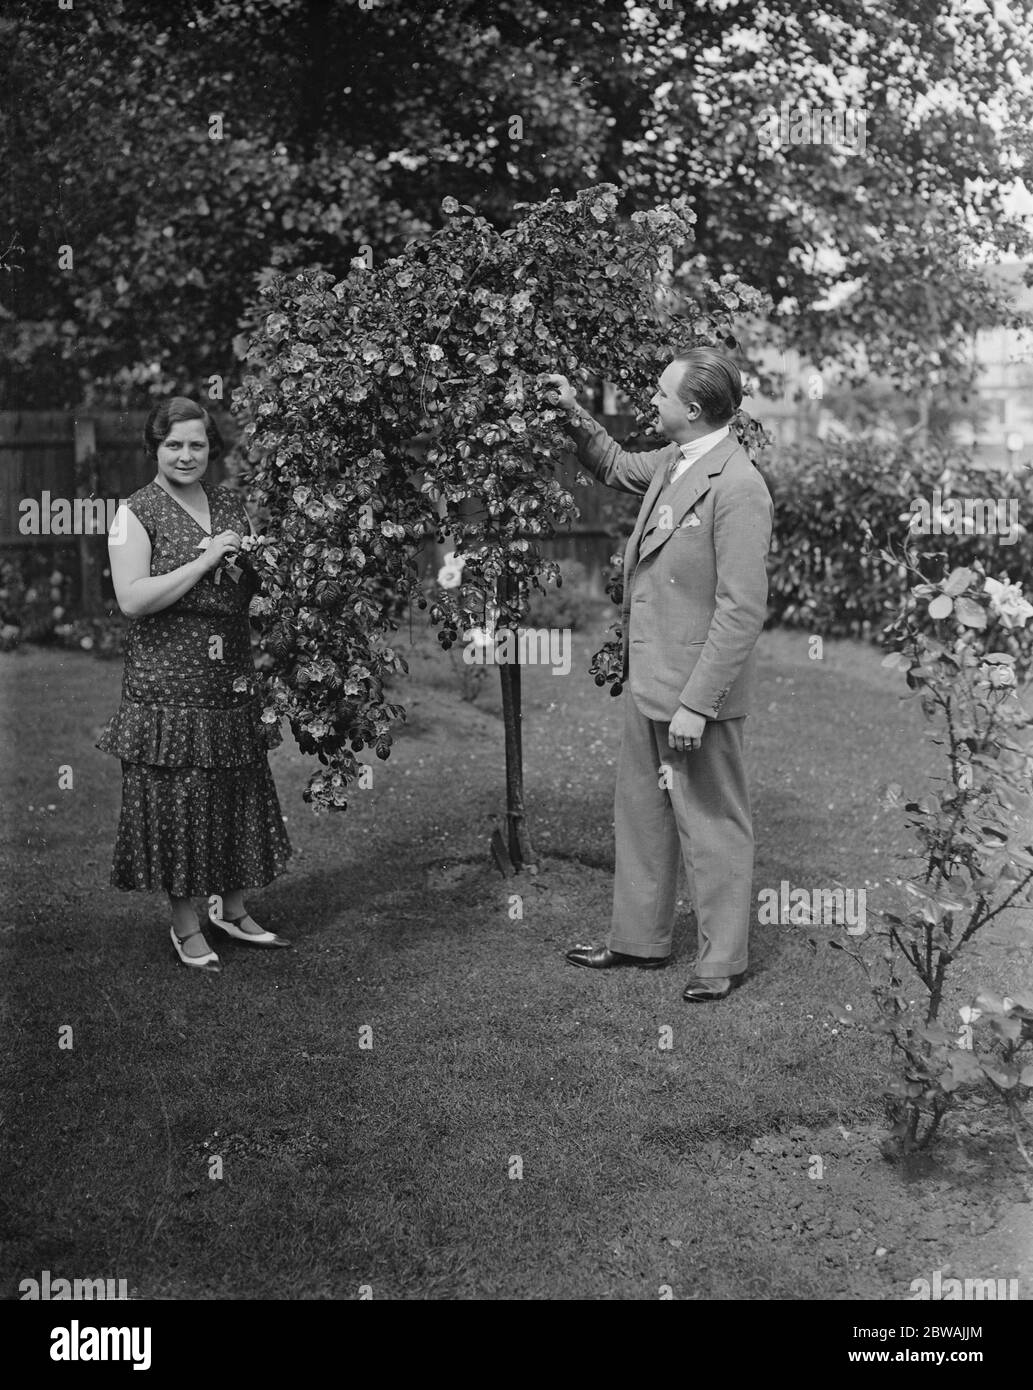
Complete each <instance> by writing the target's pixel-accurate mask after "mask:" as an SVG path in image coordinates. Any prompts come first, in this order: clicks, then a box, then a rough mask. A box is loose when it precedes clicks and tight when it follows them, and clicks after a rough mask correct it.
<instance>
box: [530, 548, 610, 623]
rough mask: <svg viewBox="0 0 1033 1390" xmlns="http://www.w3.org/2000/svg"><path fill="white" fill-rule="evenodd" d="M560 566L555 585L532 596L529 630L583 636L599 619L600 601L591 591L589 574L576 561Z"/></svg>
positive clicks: (551, 583)
mask: <svg viewBox="0 0 1033 1390" xmlns="http://www.w3.org/2000/svg"><path fill="white" fill-rule="evenodd" d="M557 563H558V565H559V573H558V574H557V575H556V578H555V581H554V582H550V583H546V584H545V585H544V587H542V588H541V589H536V590H535V591H534V592H533V593H532V594H531V596H530V599H529V602H528V605H527V613H526V615H525V618H524V621H525V623H526V625H527V626H528V627H534V628H556V629H558V630H560V631H563V630H564V629H567V628H569V629H570V631H571V632H583V631H584V630H585V629H586V628H587V627H589V626H591V625H592V624H593V623H594V622H595V620H596V619H597V618H598V616H599V600H598V599H597V598H596V597H595V596H594V595H593V594H592V593H591V592H590V590H589V587H588V585H589V573H588V570H587V569H586V568H585V566H584V565H582V564H581V563H580V562H579V561H576V560H560V561H558V562H557Z"/></svg>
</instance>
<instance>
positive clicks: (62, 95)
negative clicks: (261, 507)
mask: <svg viewBox="0 0 1033 1390" xmlns="http://www.w3.org/2000/svg"><path fill="white" fill-rule="evenodd" d="M1030 27H1031V21H1030V7H1029V4H1028V3H1026V0H1023V3H1021V4H1018V5H1016V4H1013V5H1011V6H1001V5H996V4H995V5H991V4H989V3H987V2H986V0H973V3H971V4H966V5H965V6H964V7H962V8H960V9H959V7H958V5H957V4H956V3H955V0H895V3H894V4H893V5H887V4H885V3H878V4H875V5H872V4H870V3H862V0H843V3H840V4H838V5H837V6H835V7H834V9H832V10H829V9H828V7H823V8H818V9H809V8H807V7H801V6H800V5H799V4H798V3H797V0H764V3H761V4H759V5H753V6H748V7H747V6H741V5H732V6H731V7H729V5H727V4H726V3H724V0H706V3H700V4H696V5H685V4H675V5H672V6H670V7H669V8H666V9H665V8H661V7H660V6H658V5H648V6H647V5H639V6H631V5H618V4H610V5H602V6H600V5H599V4H598V3H597V0H569V3H567V4H564V5H561V6H545V5H543V4H541V3H540V0H492V3H491V4H490V5H489V4H487V3H485V0H460V2H459V3H450V4H442V3H431V0H428V3H425V4H421V5H420V6H419V7H417V8H416V9H415V10H414V9H413V7H412V6H411V4H409V3H408V0H377V3H376V4H374V5H371V6H370V7H369V8H366V9H363V8H361V7H360V6H358V5H357V4H356V3H354V0H219V3H218V4H207V3H201V0H176V3H175V4H172V3H171V0H105V3H104V4H98V3H96V0H76V3H75V4H74V6H71V7H69V8H67V9H66V8H63V7H61V6H59V5H57V4H48V5H40V4H37V3H33V0H11V3H9V4H8V5H7V6H5V8H4V14H3V16H2V18H0V54H2V57H0V80H2V83H3V87H4V90H5V92H6V93H7V94H8V101H7V103H5V107H4V110H3V112H2V113H0V162H2V164H3V167H4V170H5V179H4V184H3V198H4V218H3V220H4V222H5V223H6V224H7V226H8V227H9V228H10V229H12V236H11V239H10V247H11V248H13V247H15V246H16V245H18V238H19V237H20V241H21V242H23V243H24V244H25V246H24V251H22V249H21V247H20V246H19V249H18V253H17V255H16V256H13V257H12V260H13V261H14V262H16V263H17V267H18V269H19V271H20V273H19V274H17V275H4V276H2V277H0V281H2V282H3V283H2V284H0V291H2V292H3V296H4V298H3V307H2V308H0V347H2V348H3V362H4V371H3V394H4V395H5V396H6V397H7V398H8V399H9V400H11V401H12V402H13V403H15V404H17V405H18V406H19V407H21V408H32V407H36V406H38V407H41V408H43V407H45V408H48V409H54V408H57V407H58V406H60V405H67V406H69V407H70V406H74V405H77V404H79V402H80V401H81V400H83V399H90V397H91V395H94V394H95V395H97V396H103V397H104V398H106V399H109V400H111V401H112V402H113V403H115V404H126V405H128V404H130V403H140V402H141V401H145V400H146V398H147V397H148V395H149V394H154V393H167V392H169V391H171V390H178V391H188V392H190V393H192V394H199V393H202V392H207V391H208V390H209V388H210V389H211V390H212V392H213V394H212V397H211V398H212V399H213V400H217V399H219V397H218V396H217V395H216V394H215V391H216V386H215V385H212V384H211V379H212V378H213V377H221V378H223V379H224V380H225V382H226V384H227V390H226V396H227V398H228V395H229V388H230V387H231V386H232V385H233V384H234V383H235V381H236V380H239V375H240V371H241V369H240V365H239V363H238V362H237V360H236V357H235V354H234V340H235V338H237V337H238V335H239V334H240V331H241V330H240V324H241V320H242V318H245V319H246V318H247V316H248V305H249V303H250V302H251V301H252V300H253V297H254V291H255V288H256V287H257V286H259V285H262V284H265V283H268V282H269V279H270V277H271V275H272V274H273V273H275V272H278V271H283V272H294V271H296V270H298V269H300V268H301V267H309V268H311V267H313V266H318V265H321V266H325V267H331V268H332V267H337V266H341V265H343V264H344V263H346V261H347V259H348V257H349V256H351V255H354V254H355V253H356V252H357V251H358V250H359V248H360V247H362V246H364V245H368V246H369V247H371V248H372V252H373V255H374V256H375V259H376V262H377V264H380V263H382V262H383V261H384V260H386V258H387V257H389V256H391V255H394V254H397V253H399V252H400V251H401V250H402V248H403V246H404V245H405V242H406V241H407V239H408V238H410V237H413V236H423V235H427V234H429V233H430V232H432V231H433V230H435V229H436V228H439V227H440V226H441V225H442V222H443V218H442V214H441V212H440V207H439V200H440V193H441V190H442V189H443V188H450V189H451V190H452V191H453V192H454V193H455V194H456V196H457V197H458V198H459V200H460V201H461V202H463V203H469V204H471V205H475V206H477V208H478V210H479V211H480V212H481V213H482V214H484V215H485V216H486V217H488V219H489V220H490V221H492V222H493V223H495V224H497V225H507V224H509V223H510V222H512V221H514V220H518V219H519V213H518V212H515V210H514V208H515V205H516V203H517V202H518V201H519V200H541V199H543V198H545V197H546V196H547V195H548V193H549V191H550V190H551V189H552V188H554V187H558V188H560V189H561V191H562V192H563V193H564V194H565V195H566V196H568V197H569V196H572V194H573V192H574V190H576V189H577V188H578V187H580V186H582V185H583V184H584V183H586V182H591V181H602V180H605V181H608V182H612V183H614V184H616V185H618V186H619V187H621V188H623V189H625V190H627V194H628V200H629V201H628V209H629V211H630V210H633V209H635V208H644V207H647V206H649V205H650V204H651V203H653V202H654V201H657V200H663V199H668V200H670V199H673V198H675V197H679V196H682V195H685V196H687V197H688V198H689V200H690V203H691V206H692V207H693V209H694V211H695V213H696V215H697V219H698V220H697V224H696V240H695V245H694V247H693V253H692V254H691V255H689V256H687V257H685V258H684V259H682V260H679V262H678V265H677V267H676V273H675V276H674V278H675V280H676V282H677V284H678V285H679V286H680V288H681V290H682V291H683V292H684V294H685V295H686V296H687V297H688V298H689V299H692V298H694V297H695V296H696V294H697V293H698V285H699V281H700V279H701V277H702V276H703V275H705V274H709V275H711V276H713V277H714V278H720V276H721V275H722V274H724V273H728V272H731V271H734V272H735V273H737V274H739V275H741V276H742V277H743V278H744V279H745V280H747V281H748V282H749V283H751V284H754V285H756V286H758V287H759V288H761V289H762V290H764V291H765V292H766V293H767V294H768V295H769V297H770V299H771V301H772V303H773V304H774V305H775V315H774V323H775V325H776V326H777V328H778V329H779V330H780V331H783V332H784V333H785V334H786V335H787V337H788V338H789V339H790V340H791V341H792V342H794V343H795V345H796V346H797V347H799V348H800V350H801V351H802V352H804V354H805V355H806V356H808V357H809V358H810V359H811V360H813V361H815V362H820V361H821V360H822V359H823V358H825V357H828V356H833V357H834V356H837V355H841V354H842V353H843V352H844V351H845V350H846V349H848V348H850V347H851V346H855V345H857V344H858V343H861V342H863V343H864V345H865V348H866V352H867V356H866V359H865V360H864V361H863V362H862V363H861V364H860V369H862V370H863V371H865V372H867V371H869V370H879V371H883V372H885V373H886V374H888V375H891V376H893V377H894V379H898V380H906V381H913V380H916V379H917V380H920V381H921V382H922V383H923V384H924V383H926V382H928V381H929V380H931V379H932V378H934V377H935V378H936V379H937V381H938V382H939V383H940V385H944V386H946V385H949V384H951V383H952V381H953V379H954V377H956V376H957V375H959V374H962V375H963V374H964V372H965V370H966V361H965V355H966V342H967V336H968V334H969V333H970V332H971V330H972V328H973V327H975V326H977V325H979V324H981V323H985V322H988V321H996V320H997V319H999V318H1002V317H1005V316H1006V311H1005V310H1004V309H1003V308H1002V305H1001V301H1000V299H999V297H998V296H996V295H995V293H994V292H993V291H992V290H991V289H990V287H989V286H988V284H987V281H986V279H985V277H984V276H983V275H982V273H981V271H980V270H979V268H978V261H977V255H976V253H977V251H978V250H980V249H981V248H983V247H989V248H992V249H995V250H997V251H1013V252H1014V253H1016V254H1017V255H1019V256H1022V255H1024V254H1027V253H1028V251H1029V249H1030V239H1029V231H1028V229H1027V228H1024V227H1023V226H1022V224H1021V222H1020V221H1019V220H1018V218H1016V217H1014V216H1009V214H1008V212H1007V208H1006V193H1007V191H1008V190H1009V189H1010V187H1011V186H1012V184H1013V182H1014V180H1015V179H1016V178H1017V177H1021V176H1022V175H1023V174H1024V173H1025V174H1026V176H1027V183H1028V182H1029V181H1030V180H1029V177H1028V174H1029V169H1030V148H1031V145H1030V137H1029V130H1030V129H1031V128H1033V97H1031V94H1030V90H1029V84H1028V83H1027V82H1025V81H1024V80H1023V78H1022V75H1021V68H1022V64H1023V63H1024V55H1025V53H1026V52H1028V50H1029V44H1030ZM988 92H989V93H993V94H994V95H993V105H994V109H995V113H996V114H995V119H992V120H990V119H987V115H986V112H987V93H988ZM385 93H389V94H390V100H385ZM783 103H786V104H787V105H788V106H789V108H791V109H792V110H796V109H807V110H809V111H810V110H822V109H832V110H835V109H837V108H838V109H841V108H843V107H845V106H849V107H851V108H854V109H856V110H858V111H859V112H860V113H862V114H863V115H864V117H865V121H866V126H865V135H866V142H865V145H864V148H857V149H854V150H853V152H851V151H850V149H849V148H847V149H844V148H837V147H836V145H835V144H833V143H829V142H827V141H826V142H812V141H811V140H810V139H808V140H806V141H803V142H802V143H799V142H798V143H794V142H793V140H792V139H791V138H790V139H789V140H783V139H778V140H773V139H771V138H768V135H767V134H766V132H767V131H768V115H769V113H770V112H774V111H778V110H779V109H780V108H781V107H782V104H783ZM213 117H218V118H219V119H220V120H221V122H222V126H221V127H219V126H213V124H212V120H213ZM514 121H516V122H518V123H519V124H518V125H514ZM213 135H214V136H216V137H217V138H211V137H212V136H213ZM4 241H5V242H7V241H8V237H7V236H6V234H5V237H4ZM61 247H70V248H71V250H72V252H73V255H74V263H73V264H72V265H71V266H67V265H65V266H62V264H61V259H60V248H61ZM9 249H10V248H9ZM3 254H4V256H6V255H7V252H4V253H3ZM848 289H849V290H850V291H851V292H850V293H843V291H845V290H848ZM830 299H831V301H832V302H833V303H834V304H835V308H833V309H831V310H830V309H829V308H828V302H829V300H830ZM764 336H765V340H768V339H769V338H770V336H771V335H770V333H769V332H766V333H765V335H764Z"/></svg>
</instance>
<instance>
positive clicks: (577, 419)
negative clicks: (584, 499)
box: [545, 374, 666, 496]
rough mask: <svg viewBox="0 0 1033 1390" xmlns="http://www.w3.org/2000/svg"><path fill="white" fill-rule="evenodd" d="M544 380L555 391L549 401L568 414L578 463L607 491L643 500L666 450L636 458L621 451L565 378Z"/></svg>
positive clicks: (557, 377)
mask: <svg viewBox="0 0 1033 1390" xmlns="http://www.w3.org/2000/svg"><path fill="white" fill-rule="evenodd" d="M545 380H546V381H547V382H548V384H549V386H550V387H551V388H552V390H551V392H550V399H551V400H553V401H554V402H555V404H556V405H558V406H559V407H560V409H561V410H565V411H566V412H567V420H566V425H567V429H568V430H569V431H570V433H571V435H572V436H573V439H574V442H575V444H576V445H577V456H578V462H579V463H580V464H581V465H582V466H583V467H584V468H587V469H588V471H589V473H592V474H593V475H594V476H595V477H597V478H598V479H599V481H600V482H602V483H606V484H607V486H608V487H615V488H618V489H619V490H620V491H621V492H633V493H635V494H636V495H638V496H641V495H642V494H643V493H644V492H645V491H646V489H647V488H648V487H649V484H650V482H651V480H652V477H653V474H654V473H655V472H656V470H657V468H658V467H659V465H660V463H661V461H662V460H663V457H664V454H665V453H666V450H664V449H650V450H648V451H646V452H644V453H639V454H633V453H629V452H628V451H627V450H626V449H622V448H621V446H620V445H619V444H618V443H617V441H616V440H615V439H613V438H611V437H610V435H608V434H607V433H606V431H605V430H604V429H603V427H602V425H600V424H599V422H598V421H597V420H595V419H594V418H593V417H592V416H591V415H590V414H589V413H588V411H587V410H585V409H584V408H583V407H582V406H580V405H579V404H578V400H577V396H576V394H575V392H574V388H573V387H572V386H571V384H570V382H569V381H568V380H567V378H566V377H565V376H559V375H558V374H552V375H550V376H547V377H546V378H545Z"/></svg>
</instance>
